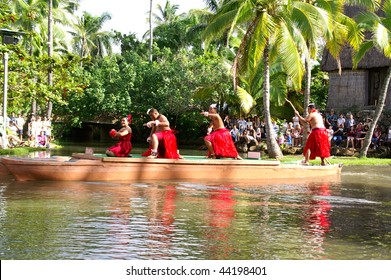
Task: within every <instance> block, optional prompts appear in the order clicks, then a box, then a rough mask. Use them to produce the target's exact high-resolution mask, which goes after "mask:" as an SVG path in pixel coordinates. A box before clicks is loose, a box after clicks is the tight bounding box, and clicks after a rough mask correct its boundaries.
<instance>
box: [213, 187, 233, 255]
mask: <svg viewBox="0 0 391 280" xmlns="http://www.w3.org/2000/svg"><path fill="white" fill-rule="evenodd" d="M210 192H212V193H211V194H210V196H209V200H208V203H209V209H210V211H209V213H208V214H207V215H208V216H207V217H208V219H209V226H210V228H209V230H208V231H206V238H207V239H208V250H207V251H208V253H209V254H210V255H211V256H213V258H215V259H230V258H231V256H232V254H233V252H234V251H235V244H234V243H233V242H232V240H230V239H231V238H232V235H231V232H230V228H231V226H232V222H233V220H234V217H235V208H234V207H235V204H236V200H235V199H234V190H233V186H232V185H224V188H221V189H217V190H211V191H210Z"/></svg>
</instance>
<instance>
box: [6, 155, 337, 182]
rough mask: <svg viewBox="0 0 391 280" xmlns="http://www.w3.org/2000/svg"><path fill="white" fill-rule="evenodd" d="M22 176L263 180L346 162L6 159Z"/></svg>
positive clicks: (333, 170) (330, 176) (325, 174)
mask: <svg viewBox="0 0 391 280" xmlns="http://www.w3.org/2000/svg"><path fill="white" fill-rule="evenodd" d="M2 161H3V164H4V165H5V166H6V167H7V168H8V169H9V171H10V172H11V173H12V174H13V175H14V177H15V178H16V180H18V181H29V180H50V181H132V182H140V181H171V180H175V181H207V182H261V181H263V182H264V181H269V182H271V181H281V180H287V179H295V180H299V181H300V180H319V179H322V178H323V179H327V180H328V181H329V180H338V179H339V178H340V175H341V167H340V166H338V165H329V166H302V165H298V164H280V163H279V162H278V161H264V160H242V161H238V160H216V159H213V160H212V159H210V160H205V159H191V158H186V159H180V160H172V159H147V158H111V157H103V158H102V157H96V156H90V155H84V154H74V155H73V157H72V158H64V157H59V158H54V159H46V160H39V159H25V158H3V159H2Z"/></svg>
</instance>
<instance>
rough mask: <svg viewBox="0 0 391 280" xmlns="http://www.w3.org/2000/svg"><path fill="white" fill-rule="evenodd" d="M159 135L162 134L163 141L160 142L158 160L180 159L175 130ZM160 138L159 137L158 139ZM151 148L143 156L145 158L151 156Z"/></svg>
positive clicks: (165, 131)
mask: <svg viewBox="0 0 391 280" xmlns="http://www.w3.org/2000/svg"><path fill="white" fill-rule="evenodd" d="M158 133H161V134H162V136H163V137H162V140H160V141H159V146H158V158H172V159H178V158H179V154H178V147H177V143H176V137H175V134H174V131H173V130H164V131H160V132H158ZM158 138H159V137H158ZM151 149H152V148H151V147H149V148H148V150H147V151H145V153H143V154H142V156H143V157H147V156H149V155H150V154H151Z"/></svg>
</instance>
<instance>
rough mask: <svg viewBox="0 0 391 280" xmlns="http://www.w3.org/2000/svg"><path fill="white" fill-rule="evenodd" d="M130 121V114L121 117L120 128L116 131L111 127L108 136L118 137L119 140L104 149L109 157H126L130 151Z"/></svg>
mask: <svg viewBox="0 0 391 280" xmlns="http://www.w3.org/2000/svg"><path fill="white" fill-rule="evenodd" d="M131 122H132V115H128V117H124V118H122V119H121V126H122V128H121V129H120V130H118V131H116V130H115V129H112V130H111V131H110V133H109V134H110V136H111V137H112V138H113V139H119V142H118V143H117V144H116V145H114V146H112V147H110V148H108V149H107V150H106V155H108V156H109V157H127V156H129V155H130V153H131V151H132V143H131V142H130V141H131V139H132V129H131V128H130V126H129V124H130V123H131Z"/></svg>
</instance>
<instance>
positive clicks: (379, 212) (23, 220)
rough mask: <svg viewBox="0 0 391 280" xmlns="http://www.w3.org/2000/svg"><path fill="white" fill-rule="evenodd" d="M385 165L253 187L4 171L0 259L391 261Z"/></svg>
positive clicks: (390, 177)
mask: <svg viewBox="0 0 391 280" xmlns="http://www.w3.org/2000/svg"><path fill="white" fill-rule="evenodd" d="M35 156H39V155H37V154H36V155H35ZM40 156H46V155H42V154H41V155H40ZM390 169H391V167H390V166H375V167H373V166H371V167H362V166H360V167H344V168H343V172H342V179H341V181H340V182H335V181H334V182H322V183H317V182H312V183H290V182H289V181H286V182H283V183H280V184H270V185H268V184H263V185H256V184H254V185H252V186H247V185H242V184H224V183H221V184H213V185H208V184H197V183H186V182H177V183H169V182H159V183H156V182H155V183H148V182H133V183H132V182H129V183H127V182H123V183H107V182H105V183H88V182H16V181H14V180H13V178H12V177H10V176H3V177H2V178H1V179H0V258H1V259H3V260H7V259H20V260H24V259H29V260H36V259H39V260H49V259H50V260H58V259H61V260H62V259H66V260H75V259H77V260H80V259H94V260H95V259H96V260H98V259H99V260H106V259H122V260H124V259H126V260H157V259H159V260H172V259H180V260H211V259H213V260H215V259H220V260H234V259H235V260H239V259H240V260H250V259H251V260H253V259H268V260H278V259H289V260H292V259H298V260H313V259H315V260H318V259H334V260H344V259H348V260H359V259H364V260H372V259H375V260H384V259H387V260H389V259H391V174H390V173H391V172H390ZM211 174H213V171H211Z"/></svg>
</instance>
